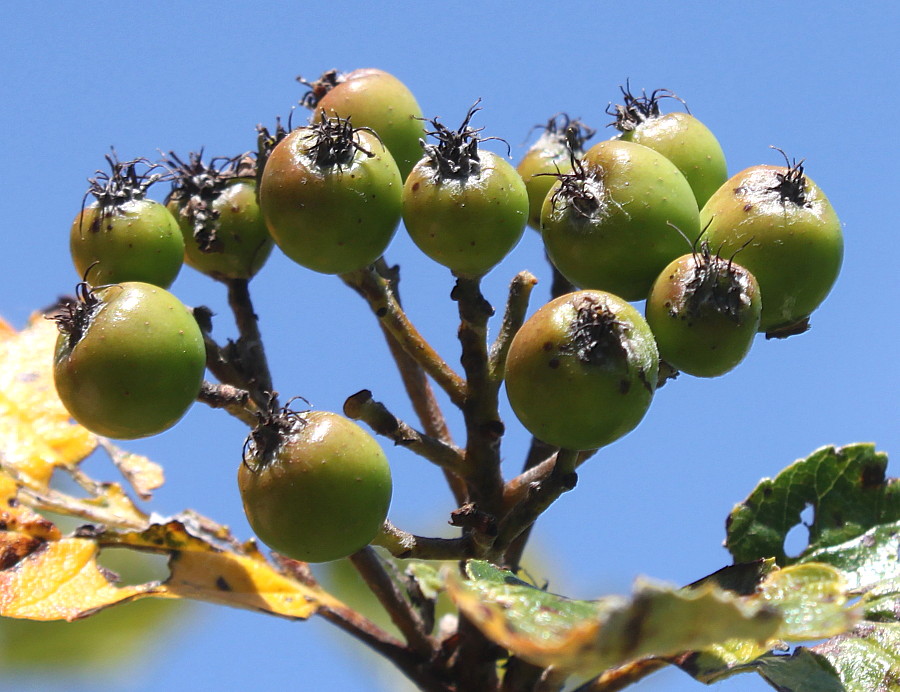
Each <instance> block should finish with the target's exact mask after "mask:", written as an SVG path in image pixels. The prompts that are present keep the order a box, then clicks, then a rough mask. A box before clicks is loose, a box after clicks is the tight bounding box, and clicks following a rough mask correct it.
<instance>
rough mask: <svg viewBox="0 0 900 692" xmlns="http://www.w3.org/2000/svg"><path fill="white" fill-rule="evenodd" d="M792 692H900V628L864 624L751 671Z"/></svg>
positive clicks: (771, 657)
mask: <svg viewBox="0 0 900 692" xmlns="http://www.w3.org/2000/svg"><path fill="white" fill-rule="evenodd" d="M752 668H754V669H756V670H758V671H759V673H760V675H762V676H763V677H764V678H765V679H766V680H768V681H769V682H770V683H772V684H773V685H774V686H775V687H776V688H777V689H779V690H787V691H789V692H831V691H832V690H834V691H835V692H896V691H897V690H900V624H873V623H863V624H861V625H859V626H858V627H857V628H856V629H855V630H853V631H852V632H849V633H847V634H842V635H839V636H837V637H833V638H832V639H829V640H828V641H827V642H825V643H823V644H819V645H818V646H814V647H812V648H811V649H805V648H803V647H800V648H798V649H797V650H796V651H795V652H794V653H793V654H792V655H791V656H777V655H774V654H770V655H767V656H764V657H763V658H761V659H759V660H758V661H757V662H755V663H754V664H753V665H752Z"/></svg>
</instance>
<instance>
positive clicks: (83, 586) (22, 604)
mask: <svg viewBox="0 0 900 692" xmlns="http://www.w3.org/2000/svg"><path fill="white" fill-rule="evenodd" d="M96 558H97V546H96V545H95V544H94V543H93V541H90V540H86V539H82V538H63V539H62V540H59V541H51V542H46V543H43V544H42V545H40V546H39V547H38V548H37V549H36V550H34V551H33V552H32V553H30V554H29V555H28V556H27V557H25V558H24V559H22V560H20V561H19V562H18V563H16V564H15V565H14V566H13V567H11V568H9V569H6V570H3V571H2V572H0V615H3V616H5V617H13V618H28V619H30V620H76V619H77V618H80V617H85V616H87V615H90V614H92V613H94V612H96V611H98V610H100V609H102V608H105V607H107V606H110V605H113V604H114V603H120V602H122V601H124V600H130V599H132V598H135V597H137V596H140V595H146V594H147V593H148V592H149V591H150V590H151V589H152V588H153V585H152V584H151V585H141V586H125V587H121V588H120V587H116V586H114V585H113V584H112V583H111V582H110V579H109V576H108V575H107V574H106V572H105V571H104V570H103V569H102V568H101V567H100V566H99V565H98V564H97V560H96Z"/></svg>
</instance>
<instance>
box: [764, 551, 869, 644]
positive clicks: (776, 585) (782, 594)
mask: <svg viewBox="0 0 900 692" xmlns="http://www.w3.org/2000/svg"><path fill="white" fill-rule="evenodd" d="M847 592H848V588H847V582H846V581H845V579H844V577H843V576H842V575H841V573H840V572H839V571H838V570H837V569H836V568H834V567H832V566H831V565H825V564H820V563H815V562H808V563H804V564H799V565H791V566H789V567H785V568H784V569H779V570H775V571H774V572H772V573H771V574H770V575H769V576H768V577H767V578H766V579H765V581H763V583H762V584H760V586H759V595H758V596H757V597H756V598H758V600H760V601H762V602H763V603H766V604H768V605H770V606H772V607H775V608H777V609H778V610H779V612H781V615H782V618H783V622H782V625H781V627H780V628H779V630H778V638H779V639H784V640H786V641H795V642H797V641H808V640H810V639H823V638H825V637H833V636H835V635H837V634H842V633H844V632H847V631H848V630H850V629H851V628H852V627H853V626H854V625H855V624H856V622H857V621H858V620H859V612H858V610H857V609H854V608H848V607H847Z"/></svg>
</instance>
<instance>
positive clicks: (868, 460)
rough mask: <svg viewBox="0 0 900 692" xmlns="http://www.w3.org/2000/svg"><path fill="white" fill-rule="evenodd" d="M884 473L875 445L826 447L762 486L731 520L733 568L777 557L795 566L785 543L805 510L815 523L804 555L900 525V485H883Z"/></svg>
mask: <svg viewBox="0 0 900 692" xmlns="http://www.w3.org/2000/svg"><path fill="white" fill-rule="evenodd" d="M886 467H887V456H886V455H885V454H883V453H880V452H876V451H875V448H874V445H871V444H855V445H848V446H846V447H840V448H836V447H823V448H822V449H819V450H817V451H815V452H813V454H811V455H810V456H809V457H808V458H806V459H801V460H799V461H796V462H794V463H793V464H791V465H790V466H788V467H787V468H786V469H784V470H783V471H782V472H781V473H779V474H778V476H777V477H776V478H775V480H771V479H765V480H763V481H762V482H761V483H760V484H759V485H758V486H757V487H756V489H755V490H754V491H753V492H752V493H751V494H750V496H749V497H748V498H747V499H746V500H744V501H743V502H742V503H740V504H739V505H737V506H736V507H735V508H734V510H733V511H732V513H731V516H730V517H729V518H728V525H727V526H728V536H727V539H726V541H725V545H726V547H727V548H728V550H729V551H730V552H731V554H732V555H733V556H734V559H735V562H751V561H753V560H756V559H760V558H768V557H774V558H775V561H776V562H777V563H778V564H779V565H787V564H791V563H792V562H795V561H796V558H790V557H788V556H787V555H786V554H785V552H784V540H785V537H786V536H787V533H788V531H789V530H790V529H791V528H792V527H794V526H796V525H797V524H799V523H800V521H801V517H800V515H801V512H802V511H803V510H804V508H805V507H806V506H807V505H810V506H812V507H813V509H814V510H815V518H814V520H813V522H812V524H811V525H810V526H809V539H810V540H809V547H808V548H807V551H805V552H811V551H816V550H820V549H822V548H827V547H830V546H833V545H837V544H839V543H843V542H845V541H848V540H850V539H852V538H856V537H857V536H859V535H861V534H863V533H865V532H866V531H868V530H869V529H871V528H873V527H875V526H877V525H879V524H888V523H893V522H896V521H900V482H898V481H897V479H890V480H885V469H886ZM802 557H804V556H803V555H801V558H802Z"/></svg>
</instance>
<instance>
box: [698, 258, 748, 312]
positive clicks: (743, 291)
mask: <svg viewBox="0 0 900 692" xmlns="http://www.w3.org/2000/svg"><path fill="white" fill-rule="evenodd" d="M748 242H749V241H748ZM738 252H740V249H739V250H738ZM736 254H737V252H736V253H735V255H736ZM692 256H693V260H694V262H693V272H692V275H691V278H690V279H689V280H688V281H687V282H686V284H685V309H686V312H687V315H688V316H689V317H695V316H697V315H700V314H702V313H703V312H705V311H712V312H716V313H719V314H721V315H727V316H728V317H729V318H731V319H732V320H734V321H735V322H741V321H742V320H743V319H744V318H745V309H746V305H747V304H748V303H749V297H748V295H747V290H748V283H749V279H748V273H747V271H746V270H745V269H744V268H743V267H741V266H740V265H737V264H735V262H734V255H732V256H731V257H730V258H729V259H725V258H723V257H722V256H721V255H720V254H719V253H716V254H713V253H712V250H711V249H710V246H709V243H708V242H707V241H706V240H702V241H701V242H700V246H699V248H694V249H693V252H692Z"/></svg>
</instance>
